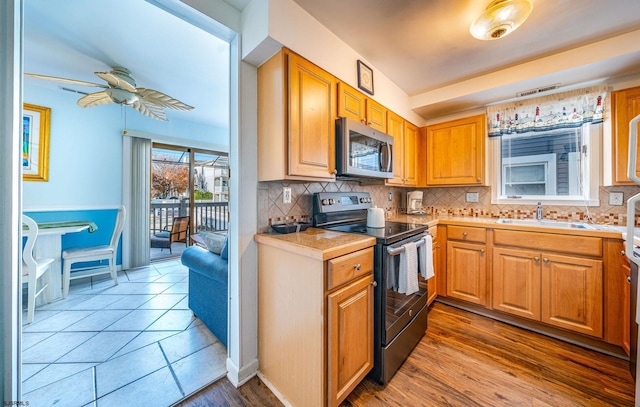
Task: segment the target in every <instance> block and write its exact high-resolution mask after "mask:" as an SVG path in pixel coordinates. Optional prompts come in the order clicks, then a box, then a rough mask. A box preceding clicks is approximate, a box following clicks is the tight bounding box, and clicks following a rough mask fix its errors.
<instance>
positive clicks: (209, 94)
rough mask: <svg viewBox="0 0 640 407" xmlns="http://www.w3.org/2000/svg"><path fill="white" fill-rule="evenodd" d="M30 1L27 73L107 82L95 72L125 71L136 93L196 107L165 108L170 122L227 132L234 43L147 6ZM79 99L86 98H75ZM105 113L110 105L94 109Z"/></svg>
mask: <svg viewBox="0 0 640 407" xmlns="http://www.w3.org/2000/svg"><path fill="white" fill-rule="evenodd" d="M24 3H25V12H24V43H25V45H24V71H25V72H29V73H37V74H42V75H49V76H58V77H64V78H70V79H79V80H83V81H88V82H94V83H100V84H103V83H104V82H103V81H102V80H101V79H100V78H98V77H97V76H95V75H94V72H104V71H109V70H110V69H111V67H112V66H123V67H125V68H128V69H129V70H131V72H132V76H133V78H134V79H135V80H136V82H137V87H143V88H151V89H155V90H158V91H160V92H163V93H166V94H168V95H169V96H172V97H174V98H176V99H179V100H181V101H182V102H184V103H187V104H189V105H191V106H194V107H195V109H194V110H192V111H188V112H179V111H175V110H171V109H166V113H167V118H168V119H169V121H170V122H171V120H172V119H176V118H180V119H184V120H188V121H193V122H199V123H203V124H206V125H215V126H220V127H223V128H228V123H229V80H228V78H229V56H228V55H229V45H228V43H226V42H224V41H222V40H220V39H218V38H217V37H214V36H212V35H211V34H208V33H206V32H204V31H202V30H201V29H199V28H196V27H194V26H192V25H191V24H187V23H186V22H184V21H182V20H180V19H178V18H176V17H174V16H173V15H171V14H169V13H167V12H165V11H163V10H161V9H159V8H158V7H156V6H154V5H151V4H149V3H147V2H146V1H143V0H26V1H25V2H24ZM25 83H27V84H30V85H37V86H47V87H51V88H56V89H60V88H61V87H62V86H64V87H65V88H70V89H74V90H77V91H81V92H88V93H91V92H97V91H100V90H101V89H100V88H94V87H83V86H78V85H69V84H61V83H59V82H50V81H44V80H40V79H34V78H28V77H27V78H25ZM61 92H63V91H61ZM64 94H65V95H73V94H68V93H67V92H64ZM76 96H77V97H78V98H79V97H81V96H82V95H74V96H72V97H76ZM27 102H28V101H27ZM101 108H106V107H105V106H96V107H91V108H89V109H101ZM128 114H139V113H138V112H134V111H131V113H128ZM149 120H152V119H149Z"/></svg>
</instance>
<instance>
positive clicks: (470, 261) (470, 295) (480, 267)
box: [447, 241, 487, 306]
mask: <svg viewBox="0 0 640 407" xmlns="http://www.w3.org/2000/svg"><path fill="white" fill-rule="evenodd" d="M447 295H448V296H449V297H454V298H458V299H460V300H464V301H469V302H472V303H475V304H480V305H484V306H486V305H487V261H486V256H485V246H484V245H483V244H482V245H481V244H474V243H463V242H456V241H448V242H447Z"/></svg>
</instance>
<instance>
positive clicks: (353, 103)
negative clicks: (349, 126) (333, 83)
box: [338, 82, 367, 123]
mask: <svg viewBox="0 0 640 407" xmlns="http://www.w3.org/2000/svg"><path fill="white" fill-rule="evenodd" d="M366 99H367V98H366V96H364V95H363V94H362V93H360V92H358V91H357V90H355V89H354V88H352V87H351V86H349V85H347V84H346V83H344V82H339V83H338V116H340V117H348V118H349V119H353V120H356V121H359V122H360V123H365V122H366V121H367V109H366V106H365V100H366Z"/></svg>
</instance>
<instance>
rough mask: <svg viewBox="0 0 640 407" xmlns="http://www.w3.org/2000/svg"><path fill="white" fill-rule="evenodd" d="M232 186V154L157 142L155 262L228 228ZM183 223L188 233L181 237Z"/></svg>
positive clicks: (153, 161) (152, 223) (154, 165)
mask: <svg viewBox="0 0 640 407" xmlns="http://www.w3.org/2000/svg"><path fill="white" fill-rule="evenodd" d="M228 182H229V160H228V156H227V154H226V153H219V152H214V151H205V150H196V149H190V148H182V147H176V146H169V145H163V144H157V143H154V145H153V149H152V154H151V191H150V193H151V208H150V219H149V225H150V226H149V229H150V230H149V234H150V239H151V253H150V254H151V260H152V261H153V260H158V259H163V258H167V257H175V256H179V255H180V254H181V253H182V251H183V250H184V249H185V248H186V247H187V246H188V245H190V244H191V240H192V236H193V235H196V234H198V233H199V232H200V231H224V230H227V228H228V224H229V210H228V209H229V186H228ZM185 218H188V219H185ZM181 221H185V222H187V223H188V225H189V226H188V232H186V233H178V231H179V230H178V229H179V226H178V223H179V222H181ZM167 239H168V240H167Z"/></svg>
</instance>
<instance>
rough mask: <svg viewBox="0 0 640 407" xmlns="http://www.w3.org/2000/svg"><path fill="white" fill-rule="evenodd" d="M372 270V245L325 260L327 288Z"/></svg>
mask: <svg viewBox="0 0 640 407" xmlns="http://www.w3.org/2000/svg"><path fill="white" fill-rule="evenodd" d="M372 272H373V247H369V248H367V249H363V250H358V251H357V252H353V253H349V254H345V255H344V256H340V257H336V258H335V259H331V260H328V261H327V290H332V289H334V288H336V287H338V286H341V285H342V284H344V283H347V282H349V281H351V280H353V279H354V278H357V277H360V276H362V275H365V274H368V273H372Z"/></svg>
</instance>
